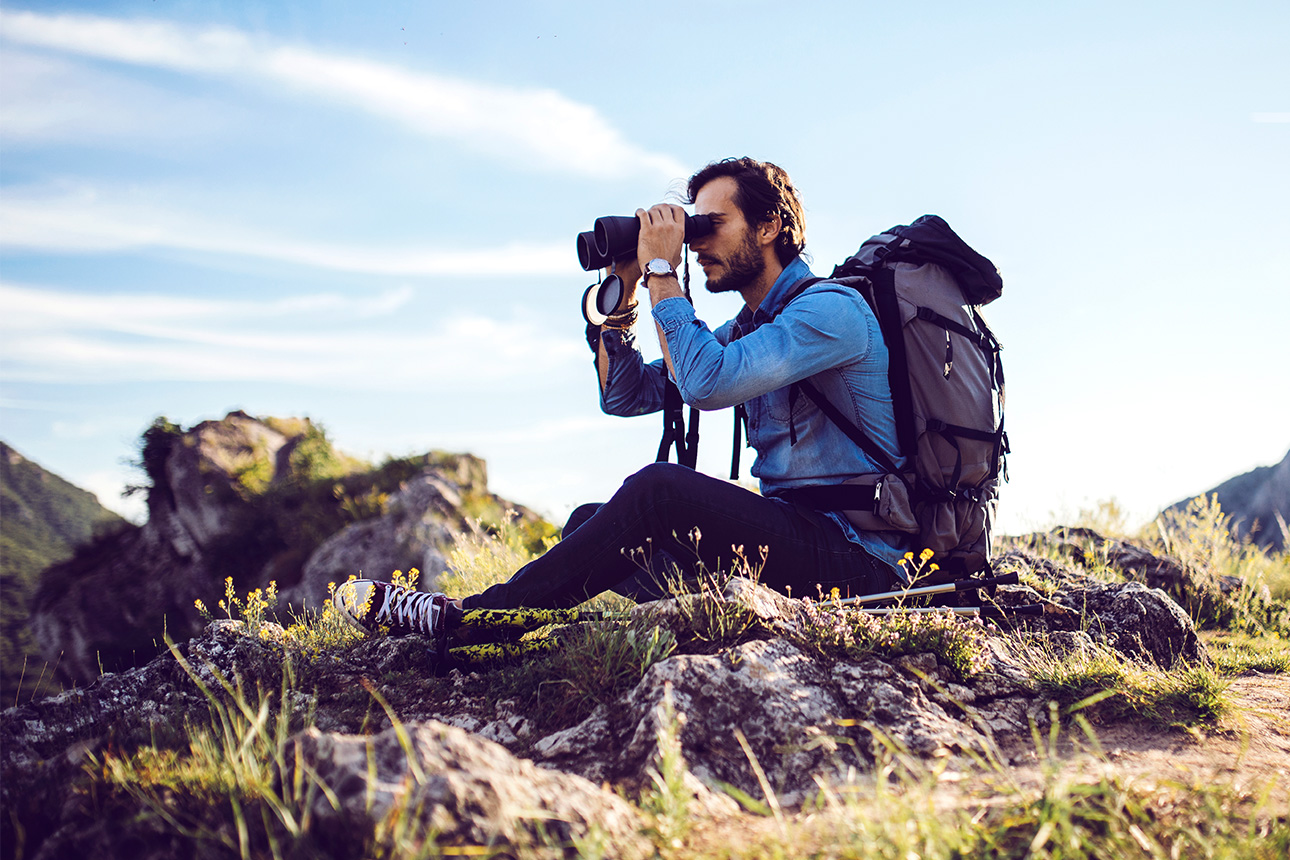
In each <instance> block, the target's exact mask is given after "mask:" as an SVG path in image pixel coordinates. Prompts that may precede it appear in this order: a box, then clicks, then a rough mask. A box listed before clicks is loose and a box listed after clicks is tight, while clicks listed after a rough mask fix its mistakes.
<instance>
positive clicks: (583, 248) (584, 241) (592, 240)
mask: <svg viewBox="0 0 1290 860" xmlns="http://www.w3.org/2000/svg"><path fill="white" fill-rule="evenodd" d="M613 262H614V260H613V258H612V257H608V256H606V255H604V254H602V253H601V252H600V249H599V248H598V247H597V245H596V234H595V233H593V232H592V231H591V230H588V231H587V232H585V233H579V234H578V264H579V265H581V266H582V268H583V270H584V271H587V272H590V271H591V270H593V269H605V268H608V267H609V266H610V265H611V264H612V263H613Z"/></svg>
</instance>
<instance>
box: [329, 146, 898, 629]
mask: <svg viewBox="0 0 1290 860" xmlns="http://www.w3.org/2000/svg"><path fill="white" fill-rule="evenodd" d="M688 191H689V194H688V202H690V203H692V204H693V205H694V207H695V213H696V214H699V215H707V216H709V217H710V218H711V219H712V223H713V231H712V232H711V233H710V234H709V235H707V236H704V237H702V238H699V239H695V240H693V241H692V242H691V247H692V248H693V250H694V251H695V253H696V254H697V257H698V262H699V265H700V266H701V267H702V268H703V271H704V274H705V275H706V276H707V288H708V290H709V291H711V292H730V291H733V292H738V293H739V294H740V295H741V296H742V297H743V299H744V307H743V309H742V310H741V311H740V312H739V314H738V316H736V317H735V319H733V320H731V321H729V322H727V323H726V324H724V325H722V326H721V327H719V328H718V329H717V330H716V331H715V332H714V331H711V330H709V329H708V327H707V326H706V325H704V323H703V322H701V321H700V320H698V319H696V318H695V315H694V308H693V306H692V305H691V304H690V303H689V301H687V300H686V298H685V294H684V292H683V291H682V288H681V284H680V282H679V280H678V278H677V275H676V269H677V266H678V265H679V264H680V261H681V254H682V248H683V244H684V235H685V211H684V210H683V209H682V208H681V207H680V206H675V205H669V204H664V203H660V204H658V205H656V206H654V207H652V208H651V209H649V210H643V209H642V210H638V211H637V213H636V215H637V217H638V218H639V219H640V222H641V228H640V238H639V241H638V245H637V254H636V259H635V260H627V261H620V262H619V264H618V266H617V273H618V275H619V276H620V277H622V279H623V281H624V283H626V284H628V285H629V286H630V285H632V284H635V283H636V281H637V280H638V279H640V278H641V277H642V273H643V277H644V284H643V285H644V286H645V287H647V288H648V291H649V301H650V306H651V308H652V311H653V317H654V322H655V324H656V326H657V329H658V334H659V342H660V344H661V345H662V348H663V359H662V360H661V362H655V363H654V364H652V365H651V364H646V363H645V362H644V360H643V358H642V357H641V354H640V352H639V350H638V349H637V348H636V345H635V342H634V340H633V335H632V326H631V324H632V322H633V321H634V319H635V315H636V307H637V306H636V295H635V292H636V291H635V290H633V289H627V290H625V291H624V296H623V299H622V301H621V303H620V306H619V307H618V308H617V309H616V312H615V314H613V315H612V316H611V317H610V318H609V320H607V321H606V323H605V325H604V326H602V327H601V329H600V330H599V332H593V333H592V334H593V337H592V340H593V342H594V343H595V349H596V351H597V362H596V363H597V368H598V372H599V376H600V384H601V406H602V408H603V409H604V411H605V412H608V413H610V414H614V415H640V414H644V413H647V412H652V411H657V410H659V409H661V408H662V406H663V392H664V388H665V381H666V380H665V378H664V367H665V368H666V373H667V375H668V376H670V377H671V378H672V379H673V380H674V381H675V383H676V385H677V387H678V388H679V389H680V392H681V395H682V399H683V400H684V401H685V402H686V403H688V404H690V405H692V406H696V407H698V408H700V409H722V408H724V407H727V406H737V405H739V404H744V406H745V408H746V410H747V415H748V421H747V429H748V440H749V444H751V445H752V446H753V447H754V448H755V449H756V450H757V461H756V463H755V464H754V466H753V468H752V473H753V474H754V475H755V476H756V477H757V478H759V480H760V482H761V489H762V495H758V494H756V493H753V492H751V491H749V490H746V489H743V488H741V487H738V486H736V485H734V484H732V483H729V482H726V481H722V480H719V479H717V478H712V477H709V476H706V475H702V474H699V473H697V472H695V471H693V470H691V469H688V468H686V467H683V466H678V465H674V464H671V463H655V464H652V465H650V466H646V467H645V468H644V469H642V470H641V471H639V472H637V473H636V474H634V475H632V476H630V477H629V478H627V480H626V481H624V482H623V485H622V487H620V488H619V490H618V491H617V492H616V493H614V495H613V497H612V498H610V500H609V501H608V502H606V503H604V504H603V505H599V506H584V507H583V508H580V509H579V510H578V511H577V512H575V516H574V517H573V518H572V519H571V521H570V524H569V525H568V526H566V528H565V533H564V535H563V538H562V540H561V542H560V543H558V544H557V545H555V546H554V547H552V548H551V549H550V550H549V551H548V552H547V553H546V554H544V555H543V556H542V557H540V558H538V559H535V560H534V561H532V562H531V563H529V564H527V565H525V566H524V567H523V568H521V569H520V570H519V571H518V572H516V574H515V575H514V576H512V577H511V579H510V580H509V581H507V582H504V583H500V584H498V585H494V586H492V587H491V588H489V589H487V590H485V591H484V592H482V593H481V594H476V595H472V596H469V597H466V598H464V599H462V600H459V601H449V599H448V598H447V597H445V596H443V595H430V594H426V593H421V592H409V591H407V590H405V589H399V588H395V587H394V586H390V585H387V584H385V583H376V582H371V581H368V580H359V581H357V582H354V583H350V584H347V585H345V586H342V587H341V588H340V589H338V590H337V595H336V599H335V605H336V606H337V607H338V608H339V609H340V610H341V611H342V614H344V615H345V616H346V617H347V618H349V619H350V620H351V621H353V622H354V623H356V624H357V625H358V626H360V627H362V628H364V629H371V628H373V627H375V626H376V625H385V626H389V627H390V628H391V630H392V632H395V633H410V632H422V633H430V634H437V633H438V632H440V631H441V630H442V626H443V624H444V623H445V619H446V618H447V616H448V614H449V613H452V612H454V610H455V609H463V608H464V609H473V608H514V607H521V606H525V607H546V608H551V607H568V606H574V605H577V604H578V603H581V602H582V601H584V600H587V599H588V598H590V597H592V596H594V595H596V594H599V593H601V592H603V591H607V590H610V589H613V590H617V591H620V592H622V593H626V594H629V595H633V596H636V597H638V598H640V597H655V596H661V595H662V593H663V592H662V588H661V587H660V583H659V579H660V578H661V576H662V575H663V573H664V571H663V570H661V569H660V568H665V567H676V568H679V569H680V573H681V574H682V575H685V574H688V573H692V572H693V571H694V570H696V569H697V567H698V566H699V565H700V564H701V565H702V566H704V567H706V569H708V570H710V571H715V570H727V571H728V570H733V569H736V568H737V567H738V566H739V565H740V564H741V562H742V561H743V560H744V558H743V556H744V554H745V552H746V554H747V555H748V556H749V558H748V561H751V562H752V563H753V564H754V565H756V564H758V563H761V561H762V558H761V557H762V555H763V548H764V556H765V560H764V564H761V569H760V579H761V582H762V583H764V584H766V585H769V586H770V587H772V588H776V589H778V590H780V591H785V592H791V593H792V594H795V595H801V596H813V595H815V594H817V592H818V590H820V589H822V590H823V591H824V592H826V593H827V592H828V591H830V590H831V589H832V588H834V587H836V588H839V589H840V590H841V591H843V592H844V593H852V594H866V593H872V592H875V591H885V590H887V589H888V588H890V587H892V586H893V585H894V584H895V582H896V580H897V578H898V574H897V569H898V568H897V564H896V562H897V560H898V559H899V558H900V557H901V556H902V555H903V554H904V553H905V551H906V550H907V549H909V546H908V538H907V537H906V536H904V535H901V534H899V533H893V532H858V531H856V530H855V529H854V528H853V527H852V526H851V524H850V523H849V522H848V521H847V520H846V519H845V517H844V516H843V515H842V514H840V513H836V512H821V511H816V510H811V509H809V508H806V507H801V506H798V505H794V504H791V503H789V502H788V501H785V500H783V499H779V498H776V496H778V495H783V494H785V493H789V494H790V495H791V491H792V490H794V489H796V488H800V487H809V486H819V485H835V484H841V483H842V482H844V481H846V480H847V479H849V478H854V477H858V476H861V475H868V474H874V473H881V472H882V469H881V468H880V467H879V466H878V465H877V464H875V463H874V462H873V461H871V460H870V459H869V458H868V457H867V456H866V455H865V454H864V453H863V452H862V451H861V450H860V449H859V448H858V447H857V446H856V445H855V444H854V443H853V442H851V440H850V439H848V438H847V436H846V434H845V433H844V432H843V431H842V430H841V429H840V428H839V427H837V426H836V425H835V424H834V423H833V422H832V421H830V420H829V419H828V418H827V417H826V416H825V415H824V414H823V413H822V412H821V411H820V410H819V409H818V408H817V407H816V406H815V404H814V403H812V402H811V401H810V399H809V398H807V397H797V396H796V388H795V387H794V386H793V383H795V382H798V381H800V380H804V379H807V378H810V379H811V381H812V382H813V383H814V385H815V386H816V388H818V389H819V390H820V392H822V393H823V394H824V395H825V396H826V397H827V398H828V400H829V401H830V402H831V403H833V404H834V406H836V407H837V408H838V409H840V410H841V411H842V412H843V414H844V415H846V416H847V417H848V418H850V419H851V420H852V421H853V422H854V423H855V424H857V425H858V426H859V427H861V428H862V429H863V430H864V431H865V432H866V433H867V434H868V435H869V436H870V437H871V438H872V439H873V440H874V441H876V442H877V443H878V444H879V445H880V446H881V447H882V449H883V450H884V451H885V452H886V453H887V454H888V456H889V457H890V459H892V460H893V461H896V463H897V465H899V462H900V460H901V458H900V457H899V452H898V450H897V445H896V430H895V420H894V418H893V415H892V406H891V394H890V390H889V388H888V384H887V349H886V346H885V345H884V344H883V341H882V335H881V333H880V332H879V329H878V323H877V320H876V319H875V317H874V316H873V313H872V312H871V311H870V309H869V307H868V305H867V304H866V303H865V300H864V298H863V297H861V296H860V294H859V293H857V292H856V291H855V290H852V289H850V288H848V287H844V286H840V285H837V284H830V283H827V282H825V283H819V284H815V285H812V286H810V287H808V288H807V289H806V290H805V291H804V292H802V293H801V295H799V296H796V297H795V298H794V295H795V293H796V292H797V290H796V289H795V288H796V287H798V285H800V284H801V283H802V282H803V281H805V280H806V279H808V278H810V277H812V275H811V271H810V269H809V268H808V266H807V264H806V262H805V261H804V260H803V259H802V257H801V253H802V249H803V247H804V246H805V229H804V217H803V213H802V204H801V200H800V199H799V197H798V194H797V191H796V189H795V188H794V187H793V185H792V183H791V181H790V180H789V177H788V174H787V173H785V172H784V171H783V170H782V169H781V168H779V167H777V166H775V165H773V164H770V163H768V162H758V161H754V160H753V159H750V158H740V159H727V160H725V161H720V162H714V163H713V164H709V165H708V166H707V167H705V168H703V169H702V170H700V171H699V172H698V173H696V174H695V175H694V176H692V177H691V178H690V181H689V187H688ZM790 298H792V299H793V300H792V301H791V302H789V301H788V300H789V299H790ZM595 335H598V337H597V336H595ZM634 550H639V551H640V552H635V553H634V552H633V551H634ZM642 558H643V559H644V562H645V569H642ZM660 559H661V560H663V563H660ZM450 607H451V608H450Z"/></svg>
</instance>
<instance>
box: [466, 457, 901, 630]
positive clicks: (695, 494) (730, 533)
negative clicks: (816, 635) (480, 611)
mask: <svg viewBox="0 0 1290 860" xmlns="http://www.w3.org/2000/svg"><path fill="white" fill-rule="evenodd" d="M696 530H697V533H698V541H697V547H696V546H695V545H694V542H693V540H692V539H691V533H692V532H694V531H696ZM763 546H764V547H767V548H768V554H767V556H766V563H765V567H764V568H762V571H761V582H762V583H763V584H765V585H768V586H770V587H771V588H774V589H776V590H778V591H782V592H786V593H788V592H790V591H791V593H792V595H793V596H795V597H815V596H816V595H817V594H818V591H819V589H823V590H824V592H825V593H826V594H827V593H828V592H829V590H830V589H832V588H834V587H836V588H838V589H839V590H840V591H841V592H842V593H843V595H844V596H845V595H848V594H871V593H873V592H877V591H886V590H888V589H890V588H892V587H894V583H895V581H896V579H895V572H894V571H893V570H892V569H891V567H890V566H889V565H887V564H886V563H884V562H882V561H880V560H878V559H876V558H874V557H873V556H872V555H870V554H869V553H868V552H866V551H865V550H864V548H863V547H860V546H857V545H856V544H853V543H851V542H850V541H848V540H847V539H846V537H845V536H844V535H843V533H842V530H841V529H840V528H839V527H838V525H837V524H836V523H834V522H833V521H832V520H830V519H829V518H828V517H825V516H824V515H822V514H820V513H819V512H817V511H813V510H810V509H807V508H802V507H798V506H796V505H789V504H785V503H783V502H777V501H773V500H771V499H767V498H763V497H762V496H759V495H757V494H756V493H753V492H750V491H748V490H745V489H743V488H741V487H737V486H735V485H733V484H729V483H727V482H725V481H722V480H718V479H716V478H712V477H709V476H707V475H703V474H700V473H698V472H695V471H693V470H692V469H687V468H685V467H684V466H678V465H675V464H672V463H654V464H652V465H649V466H646V467H645V468H644V469H641V470H640V471H639V472H637V473H636V474H634V475H632V476H630V477H629V478H628V479H627V480H626V481H624V482H623V485H622V486H621V487H620V488H619V489H618V491H617V492H616V493H614V495H613V497H612V498H610V500H609V501H608V502H605V503H604V504H603V505H599V506H588V505H584V506H583V507H581V508H579V509H578V510H577V511H575V512H574V516H573V517H571V518H570V523H569V525H568V526H566V528H565V534H564V536H563V539H562V540H561V541H560V542H559V543H558V544H556V545H555V546H553V547H551V549H550V550H548V551H547V552H546V553H545V554H544V555H542V556H541V557H540V558H537V559H534V560H533V561H531V562H529V563H528V564H526V565H524V567H522V568H520V569H519V570H518V571H517V572H516V573H515V575H514V576H512V577H511V578H510V580H508V581H507V582H504V583H500V584H498V585H494V586H493V587H491V588H489V589H488V590H486V591H484V592H483V593H482V594H476V595H473V596H471V597H467V598H466V599H465V600H464V601H463V602H462V603H463V605H464V606H465V607H466V608H467V609H475V608H492V609H511V608H515V607H519V606H528V607H536V608H559V607H569V606H576V605H578V604H579V603H582V602H583V601H584V600H587V599H589V598H591V597H594V596H595V595H597V594H600V593H601V592H604V591H609V590H617V591H620V592H621V593H625V594H628V595H629V596H634V597H637V598H638V599H651V598H653V597H658V596H663V595H664V594H665V593H666V591H665V589H664V588H663V587H662V585H661V583H660V582H659V581H658V580H659V579H660V577H661V575H662V573H663V571H664V569H665V568H668V567H671V566H673V565H675V566H676V567H679V568H680V572H681V574H682V575H683V576H685V577H687V578H695V577H696V576H697V572H698V569H699V565H700V564H702V565H703V566H704V567H705V568H706V569H707V570H708V571H710V572H715V571H718V570H721V571H730V570H732V569H734V568H736V567H737V565H738V564H739V554H738V552H737V550H739V549H740V548H742V550H743V555H744V557H746V558H747V560H748V561H749V562H750V563H751V564H752V565H753V567H754V569H755V568H756V567H757V566H758V565H759V564H760V562H761V551H760V547H763ZM637 549H640V550H643V552H641V553H636V554H635V555H636V558H633V557H632V550H637Z"/></svg>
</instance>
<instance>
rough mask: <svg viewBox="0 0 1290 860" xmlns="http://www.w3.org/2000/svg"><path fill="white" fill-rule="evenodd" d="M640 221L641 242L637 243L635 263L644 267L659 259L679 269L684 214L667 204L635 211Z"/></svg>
mask: <svg viewBox="0 0 1290 860" xmlns="http://www.w3.org/2000/svg"><path fill="white" fill-rule="evenodd" d="M636 217H637V218H639V219H640V220H641V233H640V240H639V241H638V242H637V243H636V261H637V263H638V264H639V265H640V267H641V271H644V269H645V265H646V264H647V263H649V261H650V260H653V259H654V258H656V257H662V258H663V259H664V260H667V261H668V262H669V263H671V264H672V268H673V269H675V268H676V267H677V266H679V265H681V247H682V246H683V245H684V244H685V210H684V209H682V208H681V207H680V206H675V205H673V204H670V203H659V204H657V205H655V206H652V207H650V208H649V209H648V210H645V209H637V210H636Z"/></svg>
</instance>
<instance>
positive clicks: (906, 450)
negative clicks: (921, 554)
mask: <svg viewBox="0 0 1290 860" xmlns="http://www.w3.org/2000/svg"><path fill="white" fill-rule="evenodd" d="M820 280H822V279H811V280H810V281H808V282H806V283H804V284H803V285H802V286H801V287H799V288H798V290H797V292H796V293H795V294H794V296H793V297H792V298H796V296H797V295H800V294H801V292H802V291H804V290H805V289H807V288H809V287H810V286H812V285H814V284H815V283H818V282H819V281H820ZM828 280H829V281H832V282H837V283H842V284H846V285H847V286H851V287H854V288H855V289H857V290H859V292H860V293H861V294H862V295H863V296H864V297H865V299H866V301H867V302H868V304H869V306H870V307H871V308H872V309H873V312H874V314H875V315H876V316H877V318H878V324H879V326H880V328H881V329H882V334H883V339H884V340H885V341H886V344H887V351H888V353H889V356H890V368H889V371H888V378H889V380H890V383H891V397H892V406H893V409H894V411H895V417H896V434H897V440H898V442H899V444H900V448H901V452H902V453H903V454H904V455H905V457H906V465H905V467H904V468H903V469H898V468H896V466H895V464H893V463H892V462H891V460H890V458H889V457H888V456H887V455H886V453H885V452H884V451H883V450H882V449H881V448H880V447H879V446H878V445H876V444H875V443H874V442H873V441H872V440H871V439H869V437H868V436H867V435H865V433H864V432H863V431H862V430H861V429H860V428H859V427H857V426H856V425H855V424H854V423H853V422H852V421H851V420H849V419H848V418H847V417H846V416H844V415H843V414H842V413H841V412H840V411H839V410H838V409H837V408H836V407H835V406H834V405H833V404H832V403H830V402H829V401H828V400H827V399H825V398H824V396H823V395H822V394H821V393H820V392H819V390H818V389H817V388H816V387H815V386H814V385H812V384H811V382H810V380H809V379H806V380H802V381H801V382H798V383H794V384H795V386H797V387H798V389H799V390H800V391H801V392H803V393H805V394H806V395H807V396H808V397H810V398H811V400H813V401H814V402H815V404H816V405H817V406H818V407H819V408H820V410H821V411H823V412H824V414H825V415H826V416H828V417H829V418H830V420H832V421H833V422H834V423H835V424H837V425H838V426H839V427H841V428H842V430H843V431H844V432H845V433H846V434H847V435H848V436H849V437H850V438H851V439H852V441H854V442H855V443H856V444H857V445H859V446H860V448H861V449H862V450H864V452H865V453H866V454H868V455H869V457H870V459H872V460H874V461H875V462H876V463H877V464H878V465H879V466H881V467H882V468H883V469H885V470H886V472H887V474H886V475H883V476H879V477H875V476H868V477H866V478H857V479H855V480H853V481H848V482H847V483H845V484H843V485H841V486H836V487H808V488H803V489H800V490H794V491H791V492H790V493H789V494H786V497H788V498H791V499H792V500H793V501H796V502H799V503H803V504H808V505H811V506H812V507H816V508H819V509H822V510H839V511H842V512H843V513H845V514H846V516H847V518H848V519H849V520H850V521H851V522H852V523H853V524H855V525H856V527H857V528H861V529H866V530H878V531H881V530H897V531H904V532H907V533H910V534H916V535H917V537H916V538H915V543H916V544H917V546H916V547H915V549H922V548H927V549H930V550H932V551H933V552H934V553H935V556H934V558H933V560H934V561H935V563H936V564H937V565H938V566H939V568H940V574H941V576H942V577H954V576H959V575H964V574H972V573H977V572H979V571H988V570H989V568H990V527H991V525H992V523H993V520H994V517H995V511H996V507H997V503H998V502H997V499H998V487H999V482H1000V480H1001V479H1003V480H1006V479H1007V475H1006V464H1005V455H1006V454H1007V453H1008V437H1007V434H1006V433H1005V432H1004V429H1003V400H1004V388H1003V364H1002V363H1001V361H1000V358H999V350H1000V345H999V342H998V340H997V339H995V337H994V334H993V333H992V332H991V331H990V329H989V327H987V326H986V323H985V319H984V318H983V317H982V316H981V312H980V309H979V306H980V305H984V304H987V303H989V302H991V301H993V300H994V299H996V298H998V297H999V295H1000V294H1002V292H1003V280H1002V278H1000V276H999V272H998V270H997V269H996V268H995V266H994V264H993V263H991V262H990V261H989V260H987V259H986V258H985V257H983V256H981V255H980V254H978V253H977V252H976V251H974V250H972V249H971V248H970V247H968V245H967V244H966V243H965V242H964V241H963V240H962V239H960V238H959V237H958V235H956V234H955V233H954V231H953V230H951V229H950V226H949V225H948V224H947V223H945V221H944V220H942V219H941V218H939V217H938V216H935V215H924V216H923V217H921V218H919V219H918V220H917V221H915V222H914V223H913V224H910V225H908V226H897V227H892V228H891V229H890V230H888V231H887V232H885V233H879V234H878V235H876V236H874V237H872V238H870V239H868V240H867V241H866V242H865V243H864V244H862V245H861V246H860V250H859V251H857V252H856V253H855V254H854V255H853V256H851V257H850V258H848V259H847V260H846V261H845V262H844V263H842V264H841V265H840V266H837V267H836V268H834V270H833V274H832V275H831V276H830V277H829V278H828ZM792 298H790V299H789V301H792ZM790 396H792V395H790Z"/></svg>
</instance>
